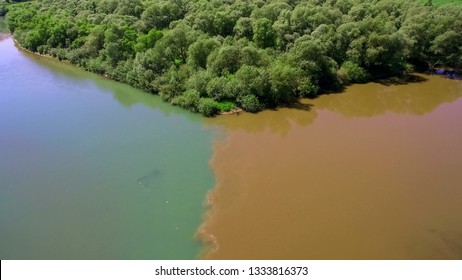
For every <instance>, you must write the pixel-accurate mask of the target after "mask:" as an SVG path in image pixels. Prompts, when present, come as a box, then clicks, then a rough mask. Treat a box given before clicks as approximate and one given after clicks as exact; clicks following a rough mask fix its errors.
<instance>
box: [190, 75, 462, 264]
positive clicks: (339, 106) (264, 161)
mask: <svg viewBox="0 0 462 280" xmlns="http://www.w3.org/2000/svg"><path fill="white" fill-rule="evenodd" d="M461 96H462V82H461V81H454V80H448V79H444V78H442V77H436V76H424V75H418V76H414V77H413V79H411V81H408V82H405V81H400V80H395V81H384V82H382V83H370V84H364V85H354V86H351V87H349V88H348V89H347V90H346V91H345V92H344V93H342V94H332V95H325V96H321V97H320V98H318V99H315V100H303V102H302V103H301V104H300V105H298V106H295V107H294V108H286V109H278V110H275V111H265V112H262V113H259V114H241V115H239V116H221V117H218V118H215V119H211V120H208V125H210V126H212V127H221V128H224V137H222V138H221V139H220V140H219V141H216V142H215V146H214V156H213V159H212V168H213V170H214V173H215V176H216V187H215V189H214V190H213V191H212V192H211V193H210V194H209V196H208V203H209V207H210V208H209V211H208V214H207V215H206V218H205V222H204V224H203V225H202V227H201V229H200V232H199V233H200V235H201V236H202V237H203V238H204V239H206V240H207V241H209V245H210V246H209V248H208V250H207V251H206V252H205V254H204V256H203V257H204V258H207V259H462V129H461V128H462V98H461Z"/></svg>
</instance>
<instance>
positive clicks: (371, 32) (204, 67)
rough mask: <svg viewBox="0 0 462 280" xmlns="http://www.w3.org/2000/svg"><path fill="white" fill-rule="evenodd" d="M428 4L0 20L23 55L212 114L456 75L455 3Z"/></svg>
mask: <svg viewBox="0 0 462 280" xmlns="http://www.w3.org/2000/svg"><path fill="white" fill-rule="evenodd" d="M9 2H18V1H9ZM433 2H435V3H433ZM436 2H445V1H432V0H423V1H420V0H367V1H366V0H267V1H264V0H36V1H29V2H24V3H16V4H9V5H8V10H7V11H5V13H6V12H7V14H6V17H7V23H8V26H9V28H10V30H11V32H12V33H13V35H14V38H15V40H16V41H17V42H18V43H19V44H20V45H21V46H22V47H24V48H26V49H28V50H30V51H33V52H37V53H40V54H43V55H49V56H51V57H54V58H56V59H59V60H63V61H68V62H70V63H72V64H75V65H78V66H80V67H83V68H85V69H86V70H88V71H91V72H95V73H98V74H100V75H104V76H105V77H108V78H110V79H114V80H117V81H120V82H123V83H127V84H130V85H132V86H134V87H136V88H139V89H142V90H144V91H147V92H150V93H153V94H158V95H159V96H160V97H161V98H162V99H163V100H165V101H167V102H170V103H171V104H174V105H177V106H181V107H183V108H185V109H187V110H190V111H193V112H200V113H202V114H203V115H205V116H214V115H216V114H218V113H220V112H227V111H233V110H237V109H243V110H245V111H248V112H258V111H260V110H262V109H264V108H274V107H276V106H285V105H290V104H292V103H293V102H294V101H296V100H298V99H299V98H303V97H309V98H313V97H316V96H318V95H320V94H323V93H326V92H335V91H340V90H341V89H342V88H343V87H344V86H345V85H348V84H350V83H362V82H367V81H369V80H371V79H374V78H376V77H380V76H383V75H399V74H402V73H407V72H410V71H414V70H415V69H428V67H439V66H444V67H451V68H455V69H460V68H461V67H462V44H461V42H462V5H460V2H462V1H454V2H458V3H451V2H452V1H447V2H450V3H448V4H443V5H440V4H441V3H438V4H437V3H436Z"/></svg>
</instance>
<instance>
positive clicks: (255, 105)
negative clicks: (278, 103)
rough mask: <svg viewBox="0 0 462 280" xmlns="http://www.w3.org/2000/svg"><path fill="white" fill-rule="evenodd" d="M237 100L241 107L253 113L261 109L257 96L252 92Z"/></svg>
mask: <svg viewBox="0 0 462 280" xmlns="http://www.w3.org/2000/svg"><path fill="white" fill-rule="evenodd" d="M239 101H240V103H241V107H242V109H244V110H246V111H247V112H252V113H255V112H258V111H260V110H261V109H262V106H261V104H260V101H258V98H257V97H256V96H255V95H253V94H249V95H245V96H242V97H241V98H240V100H239Z"/></svg>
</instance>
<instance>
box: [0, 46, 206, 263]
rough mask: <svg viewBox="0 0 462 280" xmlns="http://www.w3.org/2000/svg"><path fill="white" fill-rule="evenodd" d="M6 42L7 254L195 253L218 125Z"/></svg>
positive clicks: (0, 87)
mask: <svg viewBox="0 0 462 280" xmlns="http://www.w3.org/2000/svg"><path fill="white" fill-rule="evenodd" d="M201 121H202V118H201V117H200V116H199V115H195V114H191V113H188V112H185V111H183V110H181V109H178V108H175V107H172V106H169V105H167V104H166V103H164V102H162V101H161V100H160V99H159V98H158V97H157V96H153V95H150V94H147V93H143V92H141V91H137V90H134V89H133V88H131V87H129V86H125V85H122V84H120V83H116V82H113V81H109V80H106V79H103V78H101V77H99V76H96V75H93V74H89V73H86V72H85V71H83V70H81V69H78V68H76V67H73V66H71V65H67V64H64V63H60V62H56V61H53V60H51V59H47V58H41V57H37V56H35V55H29V54H27V53H24V52H20V51H18V50H17V49H16V48H15V47H14V44H13V41H12V39H11V38H7V39H4V40H2V41H0V232H1V234H0V259H193V258H195V257H196V256H197V255H198V253H199V252H200V250H201V248H202V246H201V242H200V241H198V240H197V239H195V238H194V236H195V233H196V231H197V228H198V227H199V225H200V224H201V221H202V215H203V212H204V204H203V201H204V197H205V195H206V193H207V191H209V190H210V189H211V188H212V187H213V185H214V179H213V174H212V172H211V170H210V168H209V159H210V157H211V143H212V139H213V137H212V136H213V135H212V133H211V131H207V130H205V129H204V127H203V125H202V123H201Z"/></svg>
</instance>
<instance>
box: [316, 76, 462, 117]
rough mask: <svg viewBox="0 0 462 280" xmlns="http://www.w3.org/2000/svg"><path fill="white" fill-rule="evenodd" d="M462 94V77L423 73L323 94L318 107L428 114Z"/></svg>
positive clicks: (352, 112) (353, 112)
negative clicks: (333, 93)
mask: <svg viewBox="0 0 462 280" xmlns="http://www.w3.org/2000/svg"><path fill="white" fill-rule="evenodd" d="M461 96H462V84H461V83H460V81H456V80H448V79H445V78H443V77H438V76H428V75H423V74H415V75H410V76H409V77H408V78H406V79H399V78H391V79H387V80H382V81H381V82H379V81H376V82H374V83H367V84H357V85H352V86H349V87H347V89H346V92H345V93H344V94H339V95H332V96H320V97H319V98H318V99H316V100H313V105H314V108H315V109H323V110H328V111H331V112H336V113H339V114H342V115H343V116H345V117H373V116H379V115H383V114H385V113H387V112H391V113H400V114H411V115H418V116H420V115H424V114H427V113H430V112H432V111H433V110H435V109H436V108H438V107H439V106H440V105H442V104H444V103H449V102H453V101H455V100H457V99H458V98H460V97H461Z"/></svg>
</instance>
